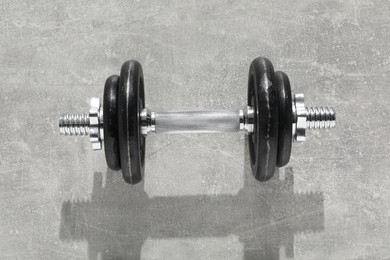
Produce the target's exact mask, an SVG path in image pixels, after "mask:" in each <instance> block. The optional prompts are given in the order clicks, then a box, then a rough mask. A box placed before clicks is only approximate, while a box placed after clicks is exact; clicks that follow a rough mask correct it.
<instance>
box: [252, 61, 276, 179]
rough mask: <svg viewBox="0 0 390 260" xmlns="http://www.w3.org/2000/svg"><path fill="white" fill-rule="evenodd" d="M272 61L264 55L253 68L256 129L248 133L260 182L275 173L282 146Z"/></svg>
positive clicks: (253, 105)
mask: <svg viewBox="0 0 390 260" xmlns="http://www.w3.org/2000/svg"><path fill="white" fill-rule="evenodd" d="M277 92H278V91H277V87H276V84H275V75H274V68H273V66H272V63H271V62H270V61H269V60H268V59H266V58H263V57H259V58H257V59H255V60H253V61H252V63H251V66H250V69H249V81H248V105H249V106H251V107H253V110H254V131H253V133H252V134H250V135H248V143H249V155H250V161H251V167H252V173H253V175H254V176H255V178H256V179H257V180H258V181H267V180H269V179H270V178H272V176H273V175H274V172H275V166H276V158H277V149H278V118H279V115H278V98H277V94H278V93H277Z"/></svg>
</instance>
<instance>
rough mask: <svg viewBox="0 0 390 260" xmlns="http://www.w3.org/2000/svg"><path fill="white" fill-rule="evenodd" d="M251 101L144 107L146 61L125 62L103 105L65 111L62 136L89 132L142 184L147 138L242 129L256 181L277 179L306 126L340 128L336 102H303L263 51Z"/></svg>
mask: <svg viewBox="0 0 390 260" xmlns="http://www.w3.org/2000/svg"><path fill="white" fill-rule="evenodd" d="M247 95H248V103H247V105H245V106H244V107H243V109H240V110H231V111H219V110H207V111H172V112H151V111H150V110H148V109H147V108H146V107H145V91H144V77H143V71H142V67H141V64H140V63H139V62H137V61H135V60H129V61H126V62H125V63H124V64H123V65H122V68H121V72H120V76H118V75H113V76H110V77H109V78H108V79H107V80H106V82H105V86H104V94H103V105H102V104H101V101H100V99H99V98H92V99H91V108H90V110H89V113H85V114H64V115H62V116H61V117H60V120H59V128H60V133H61V134H63V135H69V136H74V135H89V136H90V142H91V144H92V149H93V150H101V149H102V146H103V144H104V151H105V157H106V162H107V165H108V167H109V168H111V169H112V170H116V171H117V170H122V174H123V178H124V180H125V181H126V182H127V183H129V184H136V183H139V182H140V181H141V180H142V178H143V174H144V170H145V145H146V136H147V135H149V134H151V133H155V134H173V133H228V132H245V133H246V134H247V137H248V144H249V145H248V147H249V155H250V163H251V169H252V173H253V175H254V177H255V178H256V179H257V180H258V181H262V182H263V181H267V180H269V179H271V178H272V176H273V174H274V171H275V167H283V166H285V165H286V164H287V163H288V162H289V160H290V156H291V148H292V143H293V141H297V142H302V141H305V135H306V129H325V128H333V127H335V122H336V113H335V111H334V110H333V109H332V108H328V107H324V108H323V107H320V108H317V107H315V108H306V107H305V104H304V95H303V94H302V93H297V94H293V93H292V92H291V88H290V81H289V78H288V77H287V75H286V74H285V73H284V72H281V71H276V72H275V71H274V68H273V65H272V63H271V62H270V61H269V60H268V59H267V58H264V57H259V58H256V59H255V60H253V61H252V63H251V65H250V68H249V79H248V92H247Z"/></svg>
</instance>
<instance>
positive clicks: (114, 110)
mask: <svg viewBox="0 0 390 260" xmlns="http://www.w3.org/2000/svg"><path fill="white" fill-rule="evenodd" d="M118 86H119V76H118V75H112V76H110V77H109V78H107V80H106V84H105V85H104V93H103V115H104V120H103V128H104V152H105V155H106V162H107V165H108V167H109V168H110V169H112V170H114V171H118V170H120V169H121V164H120V155H119V134H118Z"/></svg>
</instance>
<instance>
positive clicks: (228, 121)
mask: <svg viewBox="0 0 390 260" xmlns="http://www.w3.org/2000/svg"><path fill="white" fill-rule="evenodd" d="M155 115H156V116H155V124H156V133H157V134H170V133H229V132H239V131H240V113H239V111H238V110H237V111H218V110H215V111H174V112H156V114H155Z"/></svg>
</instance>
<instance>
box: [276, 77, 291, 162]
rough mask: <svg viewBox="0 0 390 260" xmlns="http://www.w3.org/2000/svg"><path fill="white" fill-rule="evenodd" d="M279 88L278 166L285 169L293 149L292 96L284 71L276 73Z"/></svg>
mask: <svg viewBox="0 0 390 260" xmlns="http://www.w3.org/2000/svg"><path fill="white" fill-rule="evenodd" d="M275 80H276V86H277V87H278V104H279V138H278V156H277V161H276V166H278V167H283V166H285V165H286V164H287V163H288V162H289V161H290V156H291V147H292V124H293V112H292V96H291V88H290V81H289V79H288V77H287V75H286V74H285V73H284V72H282V71H277V72H275Z"/></svg>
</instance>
